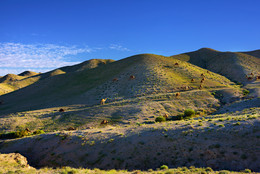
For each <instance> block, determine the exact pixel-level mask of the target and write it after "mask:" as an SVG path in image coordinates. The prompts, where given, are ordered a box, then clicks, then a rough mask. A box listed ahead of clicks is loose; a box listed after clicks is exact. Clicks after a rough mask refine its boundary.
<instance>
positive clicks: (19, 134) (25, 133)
mask: <svg viewBox="0 0 260 174" xmlns="http://www.w3.org/2000/svg"><path fill="white" fill-rule="evenodd" d="M28 135H29V132H28V131H26V130H20V131H16V132H15V135H14V136H15V138H22V137H25V136H28Z"/></svg>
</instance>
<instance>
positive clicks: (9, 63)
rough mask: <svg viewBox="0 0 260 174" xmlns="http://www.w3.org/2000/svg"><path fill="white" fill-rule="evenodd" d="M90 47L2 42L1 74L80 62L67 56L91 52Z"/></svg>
mask: <svg viewBox="0 0 260 174" xmlns="http://www.w3.org/2000/svg"><path fill="white" fill-rule="evenodd" d="M92 51H93V50H92V49H90V48H88V47H83V48H82V47H81V48H80V47H78V46H62V45H55V44H21V43H0V75H3V74H5V73H6V71H7V70H10V72H9V73H17V71H18V70H29V69H39V70H40V69H42V70H44V69H45V70H50V69H53V68H57V67H61V66H67V65H72V64H76V63H79V62H77V61H67V60H66V59H65V57H69V56H73V55H77V54H79V53H90V52H92Z"/></svg>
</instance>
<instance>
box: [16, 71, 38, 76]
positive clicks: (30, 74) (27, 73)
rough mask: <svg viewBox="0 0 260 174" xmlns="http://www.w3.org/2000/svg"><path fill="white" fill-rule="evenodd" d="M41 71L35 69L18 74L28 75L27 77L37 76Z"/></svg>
mask: <svg viewBox="0 0 260 174" xmlns="http://www.w3.org/2000/svg"><path fill="white" fill-rule="evenodd" d="M38 74H39V73H36V72H33V71H24V72H22V73H20V74H18V76H27V77H30V76H35V75H38Z"/></svg>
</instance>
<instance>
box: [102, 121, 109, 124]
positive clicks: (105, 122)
mask: <svg viewBox="0 0 260 174" xmlns="http://www.w3.org/2000/svg"><path fill="white" fill-rule="evenodd" d="M107 123H108V121H107V120H103V121H101V123H100V124H107Z"/></svg>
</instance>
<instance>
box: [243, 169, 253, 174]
mask: <svg viewBox="0 0 260 174" xmlns="http://www.w3.org/2000/svg"><path fill="white" fill-rule="evenodd" d="M241 172H244V173H251V172H252V171H251V170H250V169H245V170H242V171H241Z"/></svg>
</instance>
